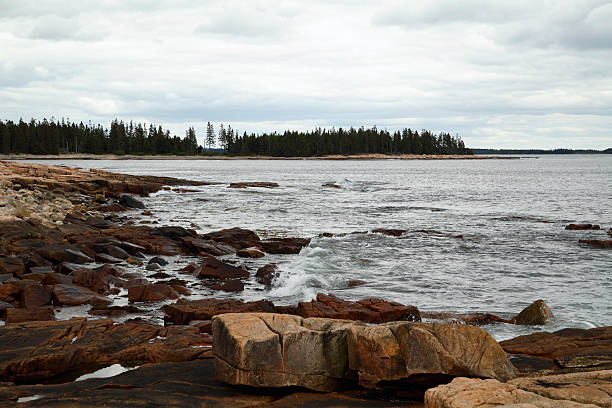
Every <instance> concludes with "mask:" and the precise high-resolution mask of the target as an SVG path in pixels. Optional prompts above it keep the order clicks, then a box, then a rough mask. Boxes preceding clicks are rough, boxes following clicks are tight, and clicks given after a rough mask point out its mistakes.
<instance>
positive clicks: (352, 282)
mask: <svg viewBox="0 0 612 408" xmlns="http://www.w3.org/2000/svg"><path fill="white" fill-rule="evenodd" d="M366 283H367V282H366V281H362V280H359V279H353V280H350V281H348V282H347V284H346V286H347V287H349V288H354V287H355V286H363V285H365V284H366Z"/></svg>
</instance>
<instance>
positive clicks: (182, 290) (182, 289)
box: [170, 283, 191, 296]
mask: <svg viewBox="0 0 612 408" xmlns="http://www.w3.org/2000/svg"><path fill="white" fill-rule="evenodd" d="M170 286H172V289H174V290H175V291H176V292H177V293H178V294H181V295H183V296H189V295H191V291H190V290H189V289H187V287H186V286H184V285H178V284H174V283H171V284H170Z"/></svg>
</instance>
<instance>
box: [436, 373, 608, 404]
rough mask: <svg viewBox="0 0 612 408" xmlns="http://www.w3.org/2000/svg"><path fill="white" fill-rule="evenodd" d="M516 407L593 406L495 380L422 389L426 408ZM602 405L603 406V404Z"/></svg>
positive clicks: (463, 381)
mask: <svg viewBox="0 0 612 408" xmlns="http://www.w3.org/2000/svg"><path fill="white" fill-rule="evenodd" d="M502 406H503V407H508V408H510V407H516V408H519V407H520V408H587V407H590V408H591V407H592V408H595V407H597V405H590V404H588V405H587V404H582V403H578V402H574V401H570V400H568V399H555V398H549V397H548V396H542V395H538V394H536V393H533V392H529V391H525V390H523V389H521V388H519V387H517V386H516V385H514V384H511V383H502V382H499V381H497V380H492V379H489V380H482V379H477V378H463V377H459V378H455V379H454V380H453V381H452V382H451V383H450V384H446V385H440V386H438V387H436V388H430V389H429V390H427V391H426V392H425V407H427V408H466V407H502ZM602 406H603V405H602Z"/></svg>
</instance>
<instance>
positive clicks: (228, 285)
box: [207, 279, 244, 292]
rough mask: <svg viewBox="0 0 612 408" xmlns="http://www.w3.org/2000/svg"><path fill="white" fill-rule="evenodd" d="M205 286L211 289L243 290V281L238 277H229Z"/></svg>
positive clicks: (225, 290)
mask: <svg viewBox="0 0 612 408" xmlns="http://www.w3.org/2000/svg"><path fill="white" fill-rule="evenodd" d="M207 286H208V287H209V288H211V289H212V290H222V291H224V292H242V291H243V290H244V283H242V281H239V280H238V279H230V280H228V281H225V282H222V283H213V284H209V285H207Z"/></svg>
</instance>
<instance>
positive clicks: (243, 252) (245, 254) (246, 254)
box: [236, 248, 266, 258]
mask: <svg viewBox="0 0 612 408" xmlns="http://www.w3.org/2000/svg"><path fill="white" fill-rule="evenodd" d="M236 255H238V256H239V257H241V258H262V257H264V256H266V254H264V253H263V252H262V251H260V250H259V249H257V248H245V249H240V250H238V251H237V252H236Z"/></svg>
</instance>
